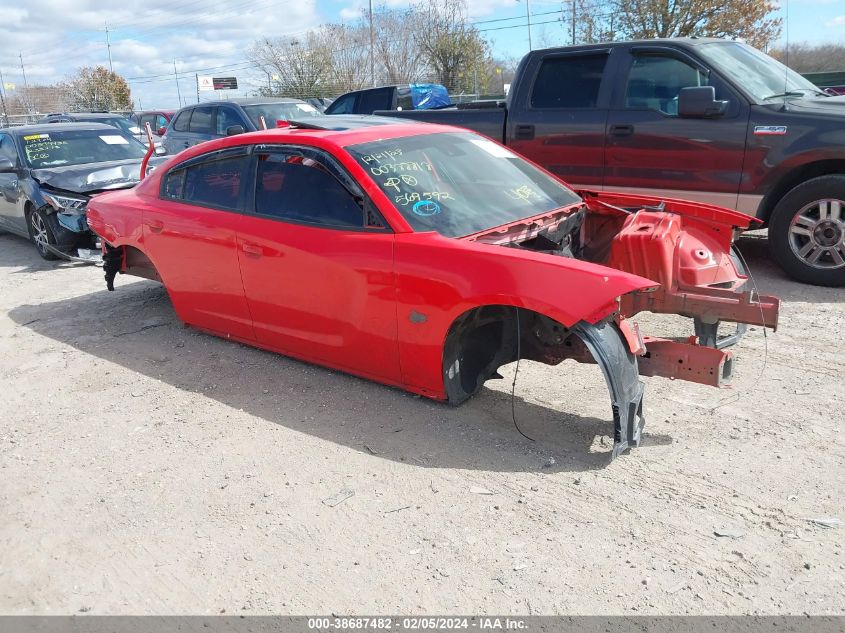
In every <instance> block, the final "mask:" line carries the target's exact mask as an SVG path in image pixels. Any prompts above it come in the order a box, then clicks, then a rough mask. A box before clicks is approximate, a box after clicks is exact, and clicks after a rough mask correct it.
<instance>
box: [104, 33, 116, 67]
mask: <svg viewBox="0 0 845 633" xmlns="http://www.w3.org/2000/svg"><path fill="white" fill-rule="evenodd" d="M105 25H106V48H107V49H108V52H109V72H110V73H113V72H114V68H112V65H111V42H109V23H108V22H106V23H105Z"/></svg>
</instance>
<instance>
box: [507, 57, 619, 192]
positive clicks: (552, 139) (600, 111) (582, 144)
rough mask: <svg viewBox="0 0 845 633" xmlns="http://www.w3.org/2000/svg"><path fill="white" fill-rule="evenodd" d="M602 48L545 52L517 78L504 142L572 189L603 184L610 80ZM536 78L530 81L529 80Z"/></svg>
mask: <svg viewBox="0 0 845 633" xmlns="http://www.w3.org/2000/svg"><path fill="white" fill-rule="evenodd" d="M609 60H610V51H609V50H607V49H588V50H576V51H566V52H562V53H550V54H548V55H545V56H543V57H537V58H536V59H535V60H533V62H529V63H533V64H534V68H531V67H528V68H526V69H525V71H524V72H523V73H522V74H521V75H520V76H521V77H522V78H524V79H523V80H522V81H520V82H519V84H518V87H517V90H518V91H519V93H518V94H515V95H514V99H513V101H512V103H513V104H514V105H513V106H512V111H511V112H510V113H509V115H508V122H507V131H506V135H505V136H506V139H507V141H508V145H510V146H511V147H512V148H513V150H514V151H516V152H518V153H520V154H522V155H523V156H525V157H526V158H529V159H530V160H533V161H534V162H535V163H538V164H540V165H542V166H543V167H545V168H546V169H548V170H549V171H550V172H552V173H553V174H555V175H556V176H557V177H559V178H561V179H563V180H564V181H566V182H567V183H568V184H569V185H571V186H573V187H578V186H585V187H590V188H595V189H598V188H600V187H601V185H602V171H603V169H604V144H605V135H606V125H607V113H608V107H609V100H610V95H611V93H612V82H611V81H610V80H609V76H610V75H611V73H605V69H606V67H607V66H608V61H609ZM531 77H535V80H534V82H533V83H532V82H531V81H530V78H531Z"/></svg>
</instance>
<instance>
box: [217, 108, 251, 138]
mask: <svg viewBox="0 0 845 633" xmlns="http://www.w3.org/2000/svg"><path fill="white" fill-rule="evenodd" d="M232 125H240V126H243V128H244V129H246V124H245V123H244V120H243V118H241V115H240V114H238V113H237V112H235V111H234V110H233V109H232V108H227V107H225V106H221V107H219V108H217V133H218V134H219V135H220V136H226V130H227V129H228V128H229V127H231V126H232Z"/></svg>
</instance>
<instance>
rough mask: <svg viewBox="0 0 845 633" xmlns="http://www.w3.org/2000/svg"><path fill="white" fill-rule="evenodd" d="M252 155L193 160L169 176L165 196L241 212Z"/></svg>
mask: <svg viewBox="0 0 845 633" xmlns="http://www.w3.org/2000/svg"><path fill="white" fill-rule="evenodd" d="M249 161H250V159H249V156H248V155H246V154H245V153H244V154H241V155H239V156H228V157H227V156H222V157H221V156H220V155H219V154H217V153H215V154H214V155H212V156H210V157H208V158H206V159H205V160H202V159H201V160H200V161H199V162H194V161H191V164H190V165H188V166H187V167H184V168H179V167H177V168H176V169H174V170H172V171H171V172H170V173H168V174H167V176H166V177H165V180H164V186H163V189H162V195H163V196H164V197H166V198H175V199H177V200H181V201H183V202H188V203H191V204H198V205H201V206H209V207H218V208H221V209H229V210H233V211H238V210H240V209H242V208H243V204H242V202H241V197H242V194H243V191H244V186H243V185H244V183H245V182H246V180H247V174H248V172H249Z"/></svg>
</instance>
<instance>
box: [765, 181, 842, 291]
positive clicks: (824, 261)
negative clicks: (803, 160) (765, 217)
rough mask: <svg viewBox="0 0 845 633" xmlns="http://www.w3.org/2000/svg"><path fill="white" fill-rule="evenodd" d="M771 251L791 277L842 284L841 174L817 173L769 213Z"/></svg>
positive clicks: (832, 284) (833, 285)
mask: <svg viewBox="0 0 845 633" xmlns="http://www.w3.org/2000/svg"><path fill="white" fill-rule="evenodd" d="M769 250H770V251H771V253H772V257H773V258H774V260H775V261H776V262H777V263H778V264H780V266H781V268H783V269H784V270H785V271H786V273H787V274H788V275H789V276H790V277H792V278H793V279H796V280H798V281H801V282H803V283H805V284H813V285H815V286H832V287H838V286H845V176H820V177H818V178H813V179H812V180H808V181H806V182H804V183H801V184H800V185H798V186H797V187H795V188H794V189H792V190H791V191H789V192H788V193H787V194H786V195H785V196H784V197H783V198H782V199H781V201H780V202H778V204H777V206H776V207H775V208H774V211H772V216H771V218H770V221H769Z"/></svg>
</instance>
